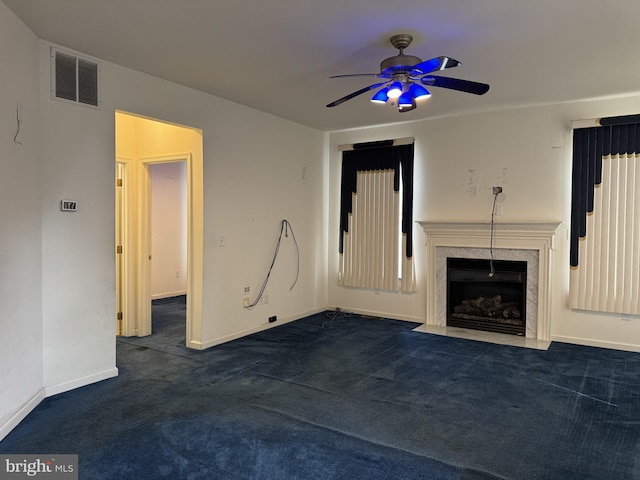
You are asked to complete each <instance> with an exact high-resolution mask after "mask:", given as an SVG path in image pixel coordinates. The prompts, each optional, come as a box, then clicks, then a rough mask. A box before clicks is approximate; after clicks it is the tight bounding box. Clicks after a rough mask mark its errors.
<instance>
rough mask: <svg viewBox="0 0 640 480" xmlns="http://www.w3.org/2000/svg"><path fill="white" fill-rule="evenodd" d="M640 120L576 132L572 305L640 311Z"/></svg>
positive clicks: (613, 311) (631, 311)
mask: <svg viewBox="0 0 640 480" xmlns="http://www.w3.org/2000/svg"><path fill="white" fill-rule="evenodd" d="M639 160H640V124H639V123H632V124H622V125H605V126H601V127H591V128H581V129H575V130H574V132H573V179H572V183H573V185H572V211H571V239H570V241H571V252H570V263H571V278H570V306H571V307H572V308H579V309H585V310H593V311H602V312H612V313H630V314H640V302H639V299H638V296H639V295H638V292H640V166H639V165H638V161H639Z"/></svg>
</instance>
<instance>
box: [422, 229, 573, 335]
mask: <svg viewBox="0 0 640 480" xmlns="http://www.w3.org/2000/svg"><path fill="white" fill-rule="evenodd" d="M418 223H419V224H420V225H421V226H422V229H423V230H424V233H425V246H426V248H427V255H426V262H427V274H426V280H427V281H426V297H427V298H426V300H427V305H426V307H427V308H426V319H425V325H434V326H436V325H441V324H442V319H443V318H444V316H445V312H444V305H445V302H444V301H442V298H440V297H442V282H444V281H446V279H443V278H440V276H441V275H442V271H441V270H442V269H441V268H438V266H437V261H436V260H437V252H438V249H439V248H441V247H444V248H453V249H455V250H456V251H458V252H459V251H460V250H459V249H470V250H469V252H470V254H471V256H470V257H469V258H478V256H484V257H485V258H488V257H487V255H488V254H489V251H490V246H491V230H492V228H491V224H489V223H437V222H418ZM560 225H561V224H560V223H495V224H494V225H493V249H494V253H495V254H496V258H498V256H500V255H502V256H505V255H509V256H510V257H511V256H513V255H515V256H518V255H519V251H521V252H522V254H523V255H524V256H525V257H528V261H531V259H532V258H537V265H532V268H534V270H536V273H537V285H536V287H537V288H536V295H535V305H534V309H533V310H534V311H535V310H537V313H536V318H535V328H534V329H533V331H528V333H527V336H528V337H532V338H535V339H537V340H541V341H547V342H548V341H550V337H551V326H550V322H551V292H552V288H551V287H552V285H551V283H552V282H551V271H552V270H551V266H552V261H553V250H554V248H555V235H556V233H557V231H558V228H559V227H560ZM443 251H444V250H443ZM530 251H534V252H535V257H531V256H530V255H529V254H527V253H525V252H530ZM478 252H480V253H478ZM440 310H443V311H442V312H441V311H440Z"/></svg>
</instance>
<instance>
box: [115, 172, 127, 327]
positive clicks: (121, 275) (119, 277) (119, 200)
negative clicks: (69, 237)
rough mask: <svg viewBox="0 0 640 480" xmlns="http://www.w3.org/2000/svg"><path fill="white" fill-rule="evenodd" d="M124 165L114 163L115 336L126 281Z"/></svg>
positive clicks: (122, 310) (121, 321) (120, 322)
mask: <svg viewBox="0 0 640 480" xmlns="http://www.w3.org/2000/svg"><path fill="white" fill-rule="evenodd" d="M123 181H124V164H123V163H121V162H116V335H123V334H124V326H123V322H124V310H125V309H124V305H123V302H124V299H125V295H124V288H125V286H124V282H125V281H126V275H125V270H124V267H125V263H124V255H123V254H124V223H125V219H124V212H125V198H124V189H123V188H122V185H123Z"/></svg>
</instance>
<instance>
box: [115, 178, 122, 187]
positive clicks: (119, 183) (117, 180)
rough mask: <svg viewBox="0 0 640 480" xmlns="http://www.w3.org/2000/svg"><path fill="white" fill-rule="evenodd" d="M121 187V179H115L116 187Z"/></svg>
mask: <svg viewBox="0 0 640 480" xmlns="http://www.w3.org/2000/svg"><path fill="white" fill-rule="evenodd" d="M121 186H122V179H121V178H116V187H121Z"/></svg>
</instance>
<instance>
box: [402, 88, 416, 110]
mask: <svg viewBox="0 0 640 480" xmlns="http://www.w3.org/2000/svg"><path fill="white" fill-rule="evenodd" d="M413 103H414V101H413V95H411V91H409V90H407V91H406V92H404V93H403V94H402V95H400V96H399V97H398V107H400V108H402V107H405V108H406V107H410V106H411V105H413Z"/></svg>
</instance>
